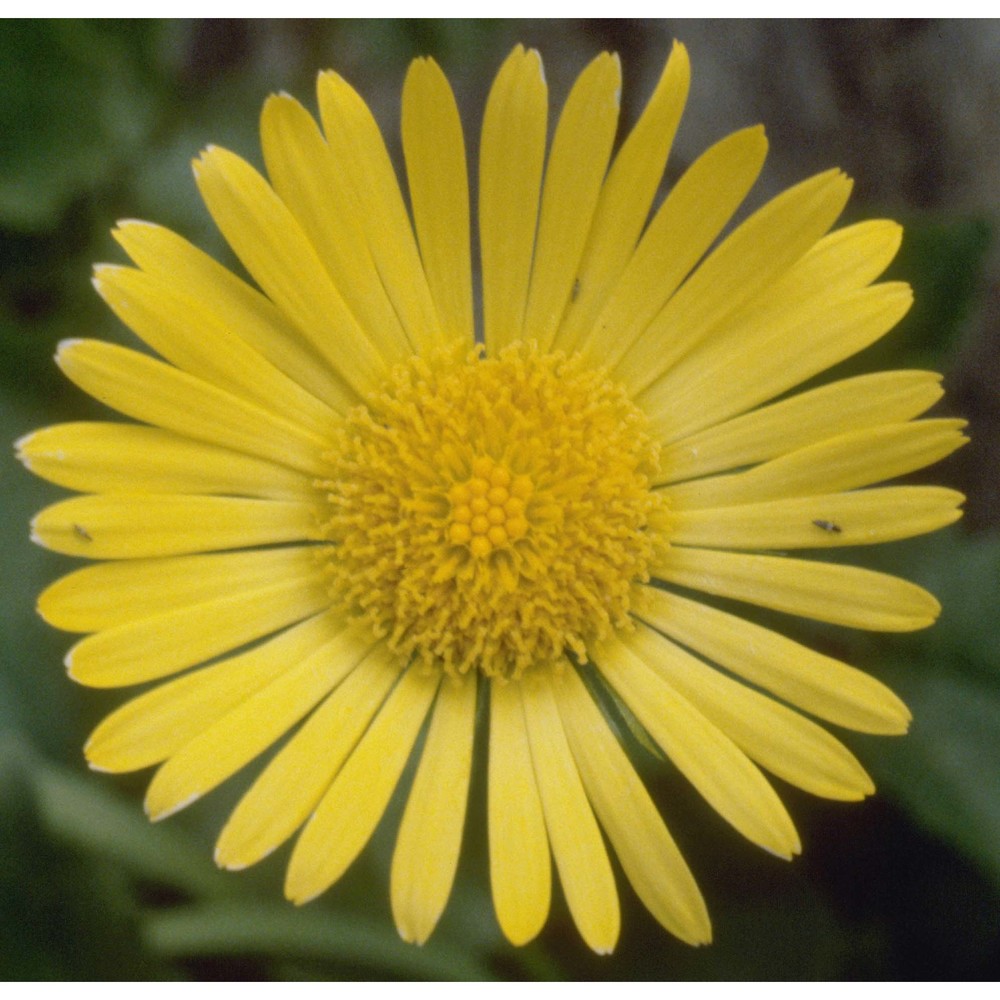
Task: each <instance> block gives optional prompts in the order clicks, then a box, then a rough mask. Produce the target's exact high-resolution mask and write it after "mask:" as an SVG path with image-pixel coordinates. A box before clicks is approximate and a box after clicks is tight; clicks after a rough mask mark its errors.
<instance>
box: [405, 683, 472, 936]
mask: <svg viewBox="0 0 1000 1000" xmlns="http://www.w3.org/2000/svg"><path fill="white" fill-rule="evenodd" d="M475 720H476V676H475V674H473V675H472V676H470V677H468V678H464V679H463V680H461V681H458V682H455V681H452V680H450V679H445V680H444V681H443V682H442V685H441V690H440V691H439V692H438V697H437V702H436V704H435V706H434V714H433V716H432V718H431V725H430V730H429V731H428V733H427V742H426V743H425V744H424V749H423V753H422V754H421V757H420V766H419V767H418V768H417V774H416V777H415V778H414V779H413V788H412V789H411V790H410V796H409V798H408V799H407V802H406V811H405V812H404V813H403V821H402V823H401V824H400V826H399V836H398V837H397V839H396V850H395V851H394V852H393V855H392V871H391V875H390V880H389V888H390V892H391V898H392V914H393V917H394V919H395V921H396V927H397V928H399V933H400V936H401V937H402V938H403V940H404V941H410V942H412V943H414V944H423V943H424V942H425V941H426V940H427V939H428V938H429V937H430V935H431V932H432V931H433V930H434V928H435V926H436V925H437V922H438V920H439V919H440V917H441V914H442V913H443V912H444V908H445V904H446V903H447V902H448V896H449V895H450V893H451V887H452V883H453V882H454V880H455V870H456V869H457V868H458V853H459V849H460V848H461V846H462V829H463V827H464V825H465V807H466V799H467V798H468V794H469V778H470V776H471V774H472V743H473V738H474V735H475V728H474V727H475Z"/></svg>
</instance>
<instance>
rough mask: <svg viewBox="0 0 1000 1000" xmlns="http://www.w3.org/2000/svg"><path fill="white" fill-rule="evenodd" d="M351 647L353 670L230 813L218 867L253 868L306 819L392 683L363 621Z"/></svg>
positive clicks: (395, 670) (394, 663) (385, 653)
mask: <svg viewBox="0 0 1000 1000" xmlns="http://www.w3.org/2000/svg"><path fill="white" fill-rule="evenodd" d="M352 641H353V646H352V652H351V658H352V659H353V660H354V661H355V662H356V663H357V666H355V667H354V668H353V669H352V670H351V672H350V673H349V674H348V675H347V677H346V678H345V679H344V680H343V681H342V682H341V683H340V685H339V686H338V687H337V688H336V689H335V690H334V691H333V692H332V693H331V694H330V695H329V696H328V697H327V699H326V701H325V702H323V704H322V705H320V707H319V708H317V709H316V711H315V712H314V713H313V714H312V715H311V716H310V717H309V718H308V719H307V720H306V722H305V723H304V724H303V726H302V728H301V729H300V730H299V731H298V732H297V733H296V734H295V735H294V736H293V737H292V738H291V740H289V742H288V743H287V744H286V745H285V746H284V747H282V749H281V750H280V751H279V752H278V753H277V754H276V755H275V757H274V760H272V761H271V762H270V763H269V764H268V765H267V767H266V768H265V769H264V771H263V772H262V773H261V775H260V777H258V778H257V780H256V781H255V782H254V783H253V785H252V786H251V788H250V790H249V791H248V792H247V793H246V795H244V796H243V798H242V799H240V802H239V805H237V807H236V808H235V809H234V810H233V814H232V815H231V816H230V817H229V821H228V822H227V823H226V825H225V827H224V828H223V830H222V833H221V835H220V836H219V841H218V844H217V845H216V848H215V861H216V864H218V865H220V866H221V867H223V868H231V869H239V868H246V867H247V866H249V865H252V864H256V862H258V861H260V859H261V858H263V857H266V856H267V855H268V854H270V853H271V851H273V850H274V849H275V848H276V847H278V846H279V845H280V844H283V843H284V842H285V841H286V840H287V839H288V838H289V837H290V836H291V835H292V834H293V833H294V832H295V831H296V830H297V829H298V828H299V827H300V826H301V825H302V824H303V823H304V822H305V821H306V820H307V819H308V818H309V816H310V814H311V813H312V811H313V810H314V809H315V808H316V806H317V804H318V803H319V801H320V799H322V797H323V796H324V795H325V794H326V790H327V789H328V788H329V787H330V783H331V782H332V781H333V779H334V778H335V777H336V776H337V773H338V772H339V771H340V769H341V767H342V766H343V764H344V761H345V760H347V758H348V756H349V755H350V753H351V752H352V751H353V750H354V748H355V746H357V743H358V740H360V739H361V738H362V736H363V735H364V732H365V730H366V729H367V728H368V725H369V723H370V722H371V720H372V718H373V717H374V716H375V713H376V712H377V711H378V710H379V709H380V708H381V707H382V703H383V702H384V701H385V698H386V695H387V694H388V693H389V691H390V689H391V688H392V686H393V684H395V682H396V681H397V679H398V678H399V675H400V670H401V665H400V662H399V657H397V656H396V655H395V654H394V653H392V652H390V651H389V649H388V647H387V646H385V644H384V643H379V644H378V645H374V643H375V639H374V638H373V636H372V634H371V629H370V628H368V627H367V624H366V623H359V624H358V625H356V626H355V632H354V635H353V637H352ZM373 645H374V648H372V647H373Z"/></svg>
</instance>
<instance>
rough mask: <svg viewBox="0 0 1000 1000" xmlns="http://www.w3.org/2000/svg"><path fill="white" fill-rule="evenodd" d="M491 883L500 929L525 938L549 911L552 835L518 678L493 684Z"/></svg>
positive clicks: (519, 940) (514, 939)
mask: <svg viewBox="0 0 1000 1000" xmlns="http://www.w3.org/2000/svg"><path fill="white" fill-rule="evenodd" d="M489 733H490V736H489V739H490V751H489V754H490V758H489V785H488V808H489V830H490V833H489V839H490V885H491V886H492V888H493V907H494V909H495V910H496V915H497V920H498V921H499V923H500V929H501V930H502V931H503V933H504V936H505V937H506V938H507V940H508V941H510V943H511V944H514V945H521V944H526V943H527V942H528V941H530V940H531V939H532V938H534V937H535V936H536V935H537V934H538V932H539V931H540V930H541V929H542V925H543V924H544V923H545V918H546V917H547V916H548V915H549V901H550V899H551V895H552V867H551V863H550V861H549V840H548V836H547V835H546V832H545V817H544V815H543V813H542V802H541V799H540V798H539V792H538V784H537V782H536V780H535V773H534V770H533V769H532V764H531V748H530V746H529V745H528V733H527V729H526V728H525V721H524V709H523V708H522V707H521V695H520V690H519V686H518V684H517V683H505V682H502V681H494V682H493V683H492V685H491V687H490V729H489Z"/></svg>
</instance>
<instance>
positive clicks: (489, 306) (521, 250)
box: [479, 45, 548, 354]
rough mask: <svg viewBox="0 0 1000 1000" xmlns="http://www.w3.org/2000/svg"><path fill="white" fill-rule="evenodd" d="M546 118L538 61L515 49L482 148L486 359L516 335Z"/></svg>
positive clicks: (493, 95)
mask: <svg viewBox="0 0 1000 1000" xmlns="http://www.w3.org/2000/svg"><path fill="white" fill-rule="evenodd" d="M547 119H548V91H547V88H546V86H545V77H544V75H543V74H542V61H541V58H540V57H539V55H538V53H537V52H535V51H534V50H531V51H528V52H525V50H524V49H523V48H522V47H521V46H520V45H519V46H517V48H515V49H514V51H513V52H512V53H511V54H510V56H508V58H507V61H506V62H505V63H504V64H503V66H501V68H500V72H499V73H498V74H497V77H496V80H494V82H493V88H492V90H491V91H490V96H489V99H488V101H487V102H486V111H485V112H484V114H483V132H482V138H481V140H480V147H479V242H480V249H481V253H482V266H483V325H484V332H485V337H486V350H487V351H488V352H489V353H490V354H494V353H496V351H498V350H499V349H500V348H501V347H503V346H504V345H505V344H509V343H510V342H511V341H514V340H517V339H518V338H519V337H520V336H521V329H522V325H523V323H524V310H525V306H526V304H527V301H528V281H529V279H530V276H531V261H532V255H533V252H534V246H535V227H536V225H537V221H538V194H539V189H540V187H541V183H542V165H543V162H544V159H545V130H546V123H547Z"/></svg>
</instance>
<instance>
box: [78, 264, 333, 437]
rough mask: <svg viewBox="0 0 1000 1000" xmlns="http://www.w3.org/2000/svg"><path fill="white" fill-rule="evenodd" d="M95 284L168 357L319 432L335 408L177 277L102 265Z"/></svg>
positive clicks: (126, 320)
mask: <svg viewBox="0 0 1000 1000" xmlns="http://www.w3.org/2000/svg"><path fill="white" fill-rule="evenodd" d="M94 286H95V288H96V289H97V291H98V293H99V294H100V296H101V298H103V299H104V301H105V302H107V304H108V305H109V306H110V307H111V308H112V309H113V310H114V312H115V314H116V315H117V316H118V318H119V319H120V320H121V321H122V322H123V323H125V324H126V325H127V326H128V327H129V328H130V329H131V330H132V331H133V332H134V333H135V334H136V335H137V336H139V337H140V338H141V339H142V340H143V341H145V342H146V343H147V344H148V345H149V346H150V347H152V348H153V350H155V351H156V352H157V353H159V354H160V355H162V356H163V357H164V358H165V359H166V360H167V361H169V362H171V363H172V364H174V365H176V366H177V367H178V368H180V369H181V370H182V371H186V372H190V374H192V375H195V376H197V377H198V378H201V379H204V380H205V381H206V382H210V383H211V384H212V385H217V386H218V387H219V388H220V389H225V390H226V391H227V392H230V393H232V394H233V395H234V396H239V397H242V398H243V399H246V400H249V401H250V402H252V403H254V404H256V405H257V406H260V407H263V408H264V409H266V410H269V411H271V412H272V413H276V414H279V415H281V416H283V417H285V418H286V419H290V420H293V421H295V423H298V424H301V425H302V426H303V427H305V428H307V429H308V430H310V431H311V432H312V433H313V434H316V435H317V436H319V437H322V436H323V434H324V433H325V432H326V429H327V428H328V427H329V426H330V422H331V421H332V420H334V419H336V418H335V414H334V412H333V411H332V410H331V409H330V407H329V406H327V405H326V404H324V403H321V402H320V401H319V400H318V399H317V398H316V397H315V396H313V395H310V393H308V392H306V391H305V389H303V388H302V387H301V386H300V385H299V384H298V383H297V382H294V381H293V380H292V379H290V378H289V377H288V376H287V375H285V374H283V373H282V372H280V371H279V370H278V369H277V368H275V367H274V366H273V365H272V364H271V363H270V362H269V361H268V360H266V359H265V358H264V357H263V356H262V355H260V354H259V353H258V352H257V351H256V350H254V348H252V347H251V346H250V345H249V344H247V343H246V341H244V340H243V339H242V338H241V337H239V336H238V335H237V333H236V332H235V331H233V330H230V329H228V328H227V327H225V326H224V325H223V324H222V323H220V322H219V321H218V320H217V319H216V318H215V317H214V316H213V315H212V313H211V312H210V311H209V310H207V309H205V308H203V307H202V305H201V303H199V302H198V300H197V299H192V298H190V296H189V295H188V294H186V292H187V290H186V289H184V290H183V292H180V291H178V286H177V284H176V279H174V278H171V279H169V280H168V279H166V278H162V279H161V278H157V277H153V276H151V275H148V274H146V273H144V272H143V271H137V270H136V269H135V268H132V267H112V266H111V265H109V264H105V265H101V266H99V267H98V268H96V269H95V272H94Z"/></svg>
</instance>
